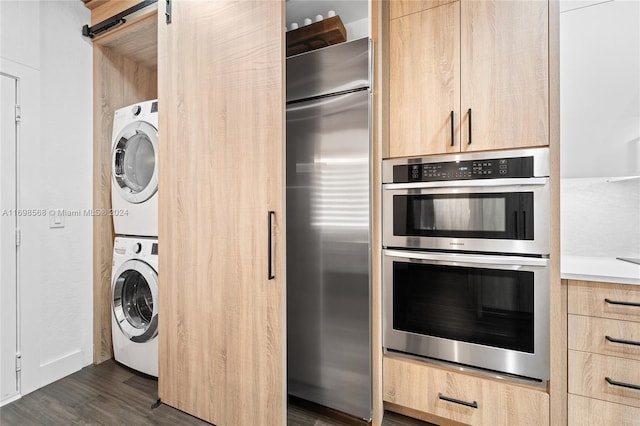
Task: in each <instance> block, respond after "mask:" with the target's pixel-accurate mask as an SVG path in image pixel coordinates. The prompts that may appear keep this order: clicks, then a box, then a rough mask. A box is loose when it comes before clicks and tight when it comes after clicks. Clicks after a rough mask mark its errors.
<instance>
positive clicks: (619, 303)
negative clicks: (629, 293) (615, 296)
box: [604, 299, 640, 308]
mask: <svg viewBox="0 0 640 426" xmlns="http://www.w3.org/2000/svg"><path fill="white" fill-rule="evenodd" d="M604 301H605V302H607V303H608V304H610V305H622V306H633V307H635V308H640V303H634V302H620V301H618V300H611V299H604Z"/></svg>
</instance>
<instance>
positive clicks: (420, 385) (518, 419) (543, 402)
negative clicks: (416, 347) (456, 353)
mask: <svg viewBox="0 0 640 426" xmlns="http://www.w3.org/2000/svg"><path fill="white" fill-rule="evenodd" d="M383 371H384V377H383V380H384V381H383V383H384V400H385V402H387V403H391V404H394V405H396V406H400V407H406V408H409V409H412V410H416V411H418V412H420V413H424V414H425V415H424V416H420V417H423V418H424V419H425V420H428V421H431V422H436V423H440V422H443V421H444V422H448V423H451V422H459V423H464V424H471V425H536V426H541V425H548V424H549V395H548V394H547V393H546V392H545V391H544V389H540V390H538V389H534V388H531V387H528V386H519V385H515V384H510V383H506V382H504V381H498V380H493V379H485V378H480V377H477V376H473V375H469V374H465V373H460V372H457V371H455V370H451V369H447V368H443V367H437V366H432V365H428V364H425V363H422V362H420V361H414V360H409V359H404V358H400V357H396V356H385V358H384V363H383ZM387 408H391V409H393V408H394V407H393V406H391V407H387ZM411 414H413V413H411Z"/></svg>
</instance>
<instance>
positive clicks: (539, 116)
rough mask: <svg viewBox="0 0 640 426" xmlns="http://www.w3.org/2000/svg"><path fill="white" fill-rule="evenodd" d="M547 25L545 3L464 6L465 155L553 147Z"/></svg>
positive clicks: (497, 0) (490, 0)
mask: <svg viewBox="0 0 640 426" xmlns="http://www.w3.org/2000/svg"><path fill="white" fill-rule="evenodd" d="M548 22H549V2H548V1H547V0H528V1H501V0H483V1H475V0H462V1H461V34H462V35H461V43H462V47H461V68H462V77H461V79H462V85H461V108H462V111H461V114H462V122H461V124H460V127H461V129H463V131H462V141H461V146H462V151H479V150H490V149H502V148H518V147H526V146H543V145H548V144H549V24H548ZM469 108H470V109H471V117H472V120H471V124H472V130H471V132H472V133H471V136H472V143H471V144H469V143H468V142H469V130H468V129H469V113H468V109H469Z"/></svg>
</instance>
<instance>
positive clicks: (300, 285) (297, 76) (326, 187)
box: [286, 38, 372, 420]
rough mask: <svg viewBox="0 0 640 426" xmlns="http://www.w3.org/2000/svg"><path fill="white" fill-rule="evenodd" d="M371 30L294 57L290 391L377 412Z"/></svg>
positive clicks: (355, 411)
mask: <svg viewBox="0 0 640 426" xmlns="http://www.w3.org/2000/svg"><path fill="white" fill-rule="evenodd" d="M370 81H371V55H370V42H369V40H368V39H366V38H365V39H360V40H355V41H352V42H348V43H343V44H339V45H335V46H330V47H326V48H323V49H319V50H316V51H312V52H308V53H303V54H300V55H297V56H293V57H290V58H288V59H287V175H286V179H287V180H286V182H287V198H286V204H287V336H288V338H287V348H288V392H289V394H290V395H293V396H295V397H298V398H302V399H305V400H308V401H312V402H315V403H317V404H320V405H323V406H326V407H330V408H333V409H336V410H339V411H342V412H344V413H347V414H350V415H352V416H355V417H359V418H362V419H367V420H369V419H371V411H372V397H371V387H372V383H371V380H372V379H371V309H370V306H371V297H370V293H371V290H370V288H371V284H370V276H371V272H370V271H371V166H370V160H371V91H370V88H369V82H370Z"/></svg>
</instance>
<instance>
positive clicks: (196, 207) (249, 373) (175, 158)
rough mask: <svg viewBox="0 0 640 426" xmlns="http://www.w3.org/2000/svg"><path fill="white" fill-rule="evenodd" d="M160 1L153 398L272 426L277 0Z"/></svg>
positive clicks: (281, 372)
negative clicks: (156, 364)
mask: <svg viewBox="0 0 640 426" xmlns="http://www.w3.org/2000/svg"><path fill="white" fill-rule="evenodd" d="M170 4H171V6H172V10H171V23H169V24H167V23H166V22H165V12H167V11H166V2H164V1H161V2H159V13H158V15H159V18H158V19H159V21H158V113H159V117H158V118H159V129H158V144H159V147H160V148H159V170H158V172H159V184H158V191H159V192H158V195H159V247H160V248H159V270H158V271H159V274H158V278H159V283H158V287H159V296H160V301H159V303H160V306H159V311H160V312H159V331H158V339H159V356H160V362H159V382H158V385H159V391H158V392H159V397H160V398H161V399H162V401H163V402H164V403H166V404H168V405H171V406H173V407H176V408H178V409H180V410H183V411H186V412H187V413H190V414H193V415H195V416H197V417H200V418H202V419H204V420H207V421H209V422H211V423H214V424H217V425H239V426H243V425H283V424H284V423H285V421H286V392H285V387H286V371H285V362H284V352H283V346H284V344H285V340H284V336H285V323H284V311H283V308H284V297H285V293H284V290H283V289H284V284H285V280H284V272H285V267H284V251H283V248H284V243H283V236H284V233H283V232H282V229H283V228H282V226H283V224H284V218H283V214H284V210H283V204H284V203H283V191H284V185H283V173H282V172H283V170H284V165H283V158H284V130H283V129H284V123H285V116H284V109H285V99H284V58H285V52H284V28H285V22H284V1H279V0H270V1H264V0H256V1H251V0H241V1H238V0H234V1H232V0H216V1H175V2H174V1H172V2H171V3H170Z"/></svg>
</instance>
